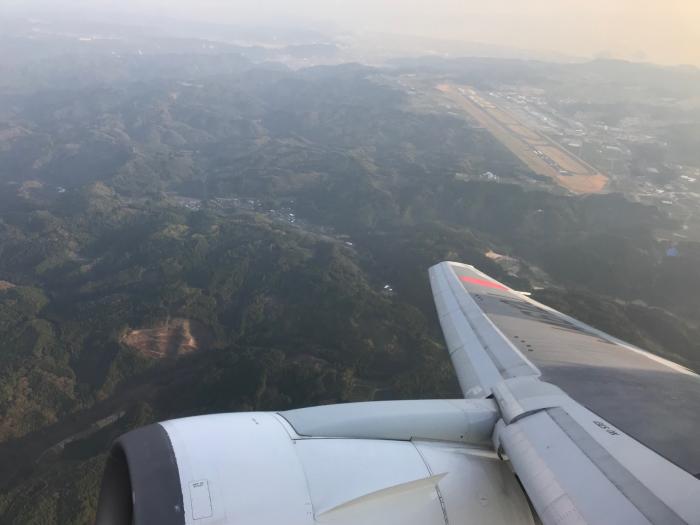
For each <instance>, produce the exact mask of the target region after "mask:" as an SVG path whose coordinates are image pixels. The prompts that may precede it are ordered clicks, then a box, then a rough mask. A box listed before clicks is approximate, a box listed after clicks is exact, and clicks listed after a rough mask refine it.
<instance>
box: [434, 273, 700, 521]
mask: <svg viewBox="0 0 700 525" xmlns="http://www.w3.org/2000/svg"><path fill="white" fill-rule="evenodd" d="M430 281H431V286H432V289H433V294H434V297H435V303H436V306H437V311H438V315H439V318H440V324H441V326H442V329H443V333H444V336H445V340H446V342H447V347H448V350H449V352H450V356H451V358H452V361H453V363H454V366H455V369H456V371H457V376H458V379H459V382H460V385H461V387H462V390H463V392H464V394H465V396H466V397H467V398H487V397H492V398H494V399H495V400H496V401H497V403H498V405H499V407H500V413H501V416H502V419H501V421H499V423H498V424H497V425H496V430H495V432H494V444H495V446H496V447H497V449H498V450H499V451H500V452H501V453H502V454H506V455H507V456H508V458H509V459H510V460H511V463H512V465H513V468H514V470H515V472H516V474H517V475H518V477H519V479H520V481H521V482H522V484H523V486H524V488H525V490H526V492H527V493H528V495H529V497H530V499H531V501H532V503H533V506H534V507H535V509H536V511H537V513H538V515H539V517H540V519H541V520H542V521H543V522H544V523H545V524H549V523H556V524H569V523H655V524H675V523H678V524H680V523H695V524H700V479H698V477H700V439H699V437H700V377H698V376H697V375H696V374H694V373H692V372H691V371H689V370H687V369H685V368H683V367H681V366H679V365H677V364H674V363H672V362H670V361H667V360H665V359H662V358H660V357H657V356H655V355H652V354H650V353H648V352H645V351H643V350H640V349H638V348H636V347H634V346H632V345H629V344H627V343H624V342H622V341H620V340H618V339H615V338H613V337H611V336H609V335H607V334H605V333H603V332H601V331H599V330H596V329H594V328H592V327H590V326H588V325H586V324H584V323H581V322H579V321H577V320H575V319H573V318H571V317H569V316H567V315H564V314H562V313H560V312H557V311H555V310H553V309H551V308H548V307H547V306H544V305H542V304H539V303H537V302H535V301H533V300H531V299H530V298H529V297H527V296H525V295H524V294H522V293H518V292H516V291H514V290H511V289H510V288H508V287H507V286H505V285H503V284H501V283H499V282H497V281H495V280H493V279H491V278H490V277H489V276H487V275H485V274H483V273H482V272H480V271H479V270H477V269H476V268H474V267H472V266H467V265H463V264H458V263H452V262H445V263H441V264H439V265H437V266H434V267H433V268H431V269H430Z"/></svg>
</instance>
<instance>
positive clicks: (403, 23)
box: [0, 0, 700, 65]
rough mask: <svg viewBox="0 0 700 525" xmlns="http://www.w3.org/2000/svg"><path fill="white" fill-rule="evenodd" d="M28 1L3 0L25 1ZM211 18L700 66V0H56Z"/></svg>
mask: <svg viewBox="0 0 700 525" xmlns="http://www.w3.org/2000/svg"><path fill="white" fill-rule="evenodd" d="M28 1H31V0H0V4H3V3H4V4H5V5H9V4H16V5H19V4H22V5H24V6H26V5H27V2H28ZM50 4H51V5H52V6H62V5H68V4H72V5H77V4H83V5H89V6H91V7H92V8H94V7H95V6H97V5H100V6H111V7H112V8H114V7H115V6H118V8H119V9H127V8H128V9H130V10H132V11H143V12H151V13H153V12H158V13H168V14H170V15H173V16H186V17H188V18H197V19H203V20H212V21H237V20H246V21H251V20H252V21H258V22H260V21H262V22H265V21H266V20H272V19H274V20H277V21H279V20H280V19H293V20H300V21H305V22H306V21H308V22H312V23H315V24H320V25H323V24H331V25H333V26H335V27H340V28H347V29H352V30H367V31H372V32H383V33H398V34H404V35H405V34H412V35H420V36H430V37H443V38H450V39H460V40H465V41H472V42H483V43H488V44H499V45H504V46H511V47H517V48H521V49H529V50H537V51H555V52H559V53H563V54H570V55H578V56H588V57H590V56H596V55H601V54H602V55H612V56H617V57H623V58H633V59H644V60H649V61H653V62H661V63H670V64H678V63H692V64H695V65H700V0H478V1H475V0H53V1H52V2H50Z"/></svg>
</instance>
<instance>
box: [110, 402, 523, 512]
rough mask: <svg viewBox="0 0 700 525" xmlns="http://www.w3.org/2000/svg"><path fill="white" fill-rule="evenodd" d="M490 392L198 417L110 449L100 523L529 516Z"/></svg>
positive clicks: (154, 428)
mask: <svg viewBox="0 0 700 525" xmlns="http://www.w3.org/2000/svg"><path fill="white" fill-rule="evenodd" d="M498 417H499V416H498V411H497V409H496V408H495V404H493V403H492V402H491V401H490V400H476V401H474V400H472V401H464V400H459V401H447V400H439V401H397V402H384V403H356V404H349V405H335V406H328V407H317V408H310V409H303V410H295V411H290V412H283V413H280V414H276V413H240V414H222V415H214V416H202V417H194V418H188V419H180V420H174V421H167V422H165V423H160V424H155V425H150V426H148V427H144V428H141V429H138V430H135V431H133V432H130V433H128V434H126V435H125V436H122V437H121V438H120V439H119V440H117V442H116V443H115V445H114V446H113V448H112V451H111V454H110V457H109V460H108V462H107V467H106V470H105V475H104V479H103V482H102V490H101V493H100V501H99V509H98V517H97V525H131V524H135V525H160V524H163V525H165V524H167V525H185V524H187V525H195V524H196V525H212V524H217V525H219V524H231V525H233V524H236V525H239V524H254V525H267V524H275V525H312V524H317V523H327V524H347V525H349V524H353V525H358V524H373V523H376V524H382V525H390V524H397V525H398V524H401V525H414V524H415V525H432V524H436V525H437V524H440V525H444V524H445V523H450V524H451V525H458V524H466V523H480V524H484V523H509V524H519V523H523V524H524V523H527V524H532V523H534V522H533V518H532V514H531V511H530V508H529V505H528V502H527V499H526V496H525V495H524V493H523V491H522V489H521V488H520V485H519V483H518V482H517V479H516V478H515V476H514V475H513V474H512V472H511V470H510V469H509V467H508V464H507V463H505V462H503V461H501V460H500V459H499V458H498V457H497V455H496V454H494V453H493V452H492V451H491V433H492V430H493V426H494V424H495V423H496V421H497V419H498Z"/></svg>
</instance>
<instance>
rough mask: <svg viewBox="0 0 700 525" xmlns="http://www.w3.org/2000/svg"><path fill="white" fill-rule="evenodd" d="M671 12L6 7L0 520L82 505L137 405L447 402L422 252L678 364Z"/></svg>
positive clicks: (697, 173) (680, 142)
mask: <svg viewBox="0 0 700 525" xmlns="http://www.w3.org/2000/svg"><path fill="white" fill-rule="evenodd" d="M698 27H700V5H698V3H696V2H692V1H690V0H688V1H680V0H670V1H667V2H661V1H658V2H638V1H632V0H620V1H617V2H604V1H602V0H591V1H582V0H556V1H555V0H549V1H544V0H538V1H531V2H519V1H506V0H493V1H490V2H472V1H463V0H462V1H460V0H434V1H430V2H428V1H417V0H373V1H369V0H355V1H352V2H351V1H341V0H300V1H295V2H291V1H286V0H275V1H272V0H258V1H232V2H223V1H211V0H207V1H202V2H194V1H193V0H192V1H187V0H169V1H165V0H147V1H144V2H137V1H135V0H125V1H117V0H114V1H110V0H96V1H87V0H85V1H80V0H62V1H58V2H49V1H39V0H29V1H19V0H5V1H3V2H2V4H0V523H2V524H8V525H19V524H22V525H25V524H32V523H37V524H51V525H53V524H55V525H66V524H75V525H78V524H80V525H83V524H88V523H93V522H94V517H95V512H96V505H97V493H98V490H99V480H100V476H101V475H102V472H103V468H104V464H105V459H106V457H107V451H108V448H109V446H110V443H112V441H113V440H114V439H115V438H116V437H117V436H119V435H121V434H122V433H124V432H127V431H129V430H131V429H134V428H137V427H140V426H142V425H145V424H149V423H152V422H156V421H162V420H165V419H169V418H178V417H185V416H191V415H196V414H207V413H214V412H228V411H250V410H260V411H270V410H275V411H276V410H285V409H293V408H298V407H302V406H308V405H322V404H329V403H340V402H348V401H368V400H392V399H410V398H454V397H460V396H461V395H462V394H461V392H460V391H459V386H458V384H457V382H456V379H455V374H454V371H453V367H452V365H451V364H450V360H449V354H448V352H447V350H446V348H445V344H444V339H443V336H442V333H441V331H440V325H439V322H438V318H437V316H436V314H435V307H434V304H433V298H432V294H431V291H430V285H429V281H428V277H427V273H426V272H427V269H428V268H429V267H431V266H432V265H434V264H436V263H438V262H440V261H444V260H455V261H463V262H467V263H469V264H473V265H475V266H477V267H478V268H479V269H481V270H482V271H484V272H486V273H488V274H489V275H491V276H493V277H494V278H495V279H498V280H499V281H502V282H503V283H505V284H506V285H507V286H509V287H511V288H513V289H514V290H519V291H523V292H526V293H527V294H531V295H532V297H533V298H535V299H536V300H538V301H541V302H543V303H545V304H547V305H550V306H552V307H553V308H556V309H557V310H561V311H563V312H565V313H567V314H570V315H572V316H574V317H576V318H577V319H581V320H582V321H584V322H586V323H589V324H591V325H593V326H594V327H596V328H598V329H600V330H603V331H606V332H609V333H611V334H613V335H614V336H616V337H619V338H621V339H624V340H625V341H629V342H631V343H633V344H636V345H638V346H640V347H642V348H644V349H647V350H649V351H651V352H653V353H655V354H658V355H660V356H663V357H665V358H668V359H671V360H673V361H674V362H677V363H680V364H681V365H682V366H685V367H688V368H689V369H691V370H696V371H698V370H700V148H699V147H698V144H700V95H699V94H700V69H698V67H697V66H699V65H700V32H699V31H698V30H697V28H698ZM681 64H686V65H685V66H680V65H681ZM687 64H691V65H690V66H687Z"/></svg>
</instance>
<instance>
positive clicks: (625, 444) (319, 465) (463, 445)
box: [97, 262, 700, 525]
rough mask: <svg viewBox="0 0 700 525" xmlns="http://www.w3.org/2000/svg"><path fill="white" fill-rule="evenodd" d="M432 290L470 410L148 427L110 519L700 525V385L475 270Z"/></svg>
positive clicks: (113, 480)
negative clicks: (699, 477) (699, 476)
mask: <svg viewBox="0 0 700 525" xmlns="http://www.w3.org/2000/svg"><path fill="white" fill-rule="evenodd" d="M430 281H431V285H432V289H433V294H434V297H435V303H436V306H437V311H438V314H439V317H440V323H441V326H442V329H443V333H444V335H445V339H446V341H447V347H448V349H449V352H450V355H451V358H452V362H453V364H454V366H455V369H456V371H457V377H458V379H459V382H460V385H461V388H462V390H463V392H464V399H459V400H426V401H389V402H370V403H352V404H346V405H333V406H322V407H315V408H305V409H301V410H291V411H287V412H279V413H242V414H222V415H213V416H203V417H195V418H187V419H181V420H175V421H167V422H165V423H160V424H156V425H151V426H149V427H145V428H142V429H138V430H135V431H133V432H130V433H129V434H126V435H125V436H123V437H121V438H120V439H119V440H118V441H117V442H116V443H115V445H114V447H113V449H112V451H111V455H110V458H109V460H108V463H107V467H106V471H105V476H104V480H103V485H102V490H101V494H100V500H99V510H98V518H97V525H122V524H123V525H127V524H132V523H133V524H137V525H159V524H172V525H184V524H187V525H194V524H197V525H209V524H231V525H233V524H255V525H268V524H269V525H272V524H274V525H311V524H317V523H318V524H334V525H340V524H355V525H357V524H382V525H390V524H397V525H398V524H401V525H433V524H434V525H438V524H439V525H447V524H449V525H461V524H513V525H515V524H536V523H544V524H546V525H549V524H559V525H562V524H566V525H568V524H584V523H589V524H637V523H639V524H643V523H653V524H659V525H671V524H683V523H685V524H700V479H698V475H699V474H700V440H699V438H700V377H698V376H697V375H696V374H694V373H692V372H691V371H689V370H687V369H685V368H683V367H682V366H679V365H677V364H674V363H672V362H669V361H667V360H664V359H662V358H660V357H657V356H655V355H652V354H650V353H647V352H645V351H643V350H640V349H638V348H635V347H633V346H631V345H629V344H627V343H624V342H622V341H619V340H617V339H615V338H613V337H611V336H609V335H607V334H605V333H603V332H600V331H599V330H596V329H594V328H592V327H590V326H587V325H585V324H583V323H581V322H579V321H577V320H575V319H572V318H571V317H568V316H566V315H563V314H561V313H559V312H557V311H555V310H552V309H551V308H548V307H546V306H544V305H542V304H539V303H537V302H535V301H533V300H531V299H530V298H529V297H527V296H526V295H524V294H522V293H519V292H516V291H513V290H511V289H509V288H508V287H507V286H505V285H503V284H501V283H499V282H496V281H495V280H493V279H491V278H490V277H488V276H487V275H485V274H483V273H481V272H480V271H478V270H477V269H476V268H474V267H471V266H466V265H463V264H458V263H450V262H445V263H441V264H439V265H437V266H435V267H433V268H431V269H430Z"/></svg>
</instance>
